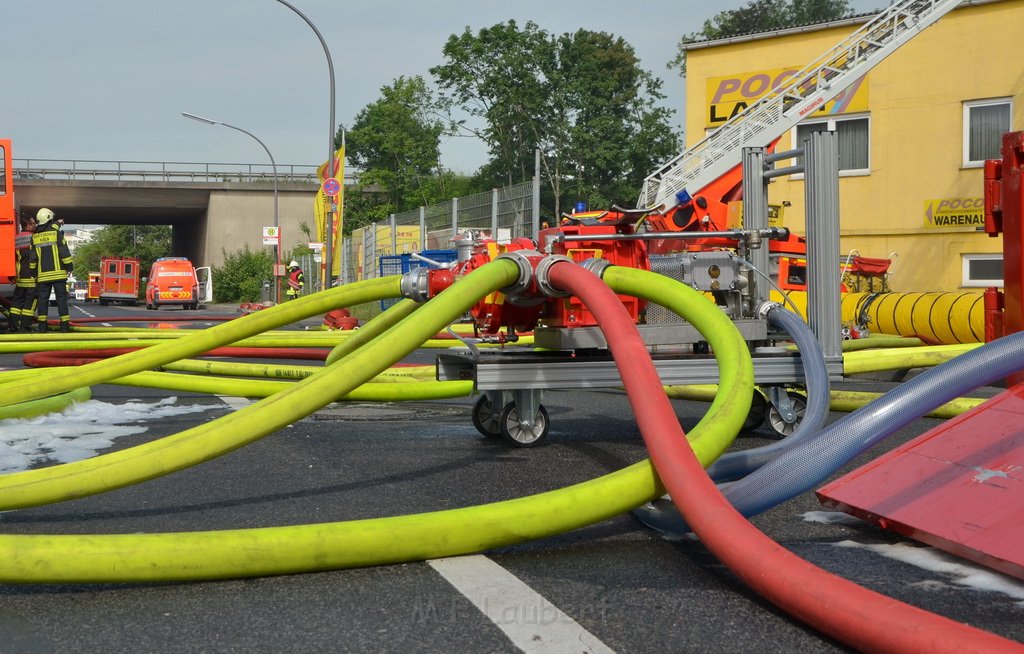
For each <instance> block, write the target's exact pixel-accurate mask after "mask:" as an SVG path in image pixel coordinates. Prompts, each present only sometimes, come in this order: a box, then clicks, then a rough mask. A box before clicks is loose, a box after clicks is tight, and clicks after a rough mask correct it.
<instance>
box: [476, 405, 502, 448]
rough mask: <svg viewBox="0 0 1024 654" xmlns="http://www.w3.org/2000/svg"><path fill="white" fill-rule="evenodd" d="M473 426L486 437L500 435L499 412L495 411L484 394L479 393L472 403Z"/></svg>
mask: <svg viewBox="0 0 1024 654" xmlns="http://www.w3.org/2000/svg"><path fill="white" fill-rule="evenodd" d="M473 426H474V427H476V430H477V431H478V432H480V433H481V434H482V435H484V436H486V437H488V438H498V437H500V436H501V412H500V411H499V412H495V410H494V407H492V406H491V401H490V400H489V399H487V396H486V395H481V396H480V399H478V400H477V401H476V404H474V405H473Z"/></svg>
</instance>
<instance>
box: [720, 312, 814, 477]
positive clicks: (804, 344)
mask: <svg viewBox="0 0 1024 654" xmlns="http://www.w3.org/2000/svg"><path fill="white" fill-rule="evenodd" d="M766 317H767V319H768V323H769V324H770V325H772V326H773V327H777V328H778V329H781V330H782V331H784V332H786V334H788V335H789V337H790V338H792V339H793V342H794V343H796V348H797V351H798V352H799V353H800V361H801V363H802V364H803V368H804V386H805V387H806V388H807V408H806V410H805V412H804V417H803V419H802V420H801V421H800V425H799V426H798V427H797V428H796V431H794V432H793V433H792V434H790V435H789V436H787V437H786V438H785V439H783V440H781V441H777V442H775V443H771V444H770V445H765V446H764V447H757V448H753V449H749V450H742V451H739V452H729V453H728V454H725V455H723V456H722V457H720V458H719V459H718V460H717V461H715V462H714V463H713V464H712V465H711V466H710V467H708V474H709V475H711V478H712V479H714V480H715V481H731V480H733V479H739V478H741V477H743V476H745V475H748V474H750V473H751V472H753V471H754V470H757V469H758V468H760V467H761V466H763V465H764V464H765V463H768V462H769V461H771V460H772V459H774V458H775V457H776V456H778V455H779V454H781V453H782V452H785V451H786V450H788V449H790V448H791V447H794V446H796V445H797V444H799V443H802V442H803V441H805V440H807V439H808V438H810V437H811V436H813V435H814V434H816V433H818V431H819V430H820V429H821V428H822V427H823V426H824V425H825V421H826V420H828V412H829V405H830V402H831V398H830V393H831V390H832V389H831V385H830V384H829V379H828V369H827V368H826V367H825V357H824V356H823V355H822V352H821V346H819V345H818V339H817V337H816V336H815V335H814V332H812V331H811V328H810V327H808V326H807V323H805V322H804V321H803V318H801V317H800V316H798V315H797V314H795V313H793V312H792V311H789V310H787V309H785V308H783V307H782V306H781V305H778V304H775V305H772V306H771V307H770V308H769V309H768V314H767V316H766Z"/></svg>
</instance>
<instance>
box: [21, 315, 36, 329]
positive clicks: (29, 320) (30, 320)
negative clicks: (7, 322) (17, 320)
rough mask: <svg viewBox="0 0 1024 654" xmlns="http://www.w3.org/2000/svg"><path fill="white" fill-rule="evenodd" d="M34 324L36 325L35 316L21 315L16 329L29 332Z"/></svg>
mask: <svg viewBox="0 0 1024 654" xmlns="http://www.w3.org/2000/svg"><path fill="white" fill-rule="evenodd" d="M35 326H36V318H35V316H22V317H21V324H20V325H19V326H18V331H20V332H30V331H32V330H33V328H35Z"/></svg>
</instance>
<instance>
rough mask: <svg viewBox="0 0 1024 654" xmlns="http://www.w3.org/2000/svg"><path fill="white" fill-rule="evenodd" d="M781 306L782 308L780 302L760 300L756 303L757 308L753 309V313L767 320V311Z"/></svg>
mask: <svg viewBox="0 0 1024 654" xmlns="http://www.w3.org/2000/svg"><path fill="white" fill-rule="evenodd" d="M781 308H783V307H782V305H781V304H779V303H778V302H772V301H770V300H769V301H768V302H762V303H761V304H759V305H757V308H756V309H755V310H754V314H755V315H756V316H757V317H758V318H761V319H762V320H767V318H768V314H769V313H771V312H772V311H775V310H776V309H781Z"/></svg>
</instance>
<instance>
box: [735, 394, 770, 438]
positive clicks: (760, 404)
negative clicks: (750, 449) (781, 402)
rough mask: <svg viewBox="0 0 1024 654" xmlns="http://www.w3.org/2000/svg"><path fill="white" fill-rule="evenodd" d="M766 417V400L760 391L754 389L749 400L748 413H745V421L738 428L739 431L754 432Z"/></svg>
mask: <svg viewBox="0 0 1024 654" xmlns="http://www.w3.org/2000/svg"><path fill="white" fill-rule="evenodd" d="M766 415H768V398H766V397H765V396H764V393H762V392H761V391H759V390H757V389H754V395H753V397H751V398H750V411H748V412H747V419H746V420H745V421H744V422H743V426H742V427H740V431H741V432H746V431H754V430H755V429H757V428H758V427H760V426H761V424H762V423H764V418H765V416H766Z"/></svg>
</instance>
